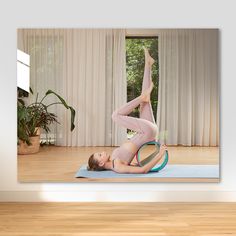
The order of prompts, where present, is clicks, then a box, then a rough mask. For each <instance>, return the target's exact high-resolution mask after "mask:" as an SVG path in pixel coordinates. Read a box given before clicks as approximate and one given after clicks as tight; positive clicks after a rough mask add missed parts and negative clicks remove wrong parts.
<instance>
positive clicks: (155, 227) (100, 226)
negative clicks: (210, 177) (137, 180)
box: [0, 202, 236, 236]
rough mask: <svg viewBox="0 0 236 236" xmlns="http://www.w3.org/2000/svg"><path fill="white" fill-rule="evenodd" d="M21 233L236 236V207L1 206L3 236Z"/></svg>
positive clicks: (24, 235) (42, 235) (25, 235)
mask: <svg viewBox="0 0 236 236" xmlns="http://www.w3.org/2000/svg"><path fill="white" fill-rule="evenodd" d="M19 235H22V236H36V235H37V236H39V235H40V236H46V235H49V236H73V235H74V236H75V235H79V236H99V235H100V236H106V235H108V236H154V235H155V236H157V235H166V236H172V235H173V236H229V235H236V203H151V202H150V203H142V202H141V203H0V236H19Z"/></svg>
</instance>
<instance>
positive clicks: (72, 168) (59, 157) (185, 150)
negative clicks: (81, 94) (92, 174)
mask: <svg viewBox="0 0 236 236" xmlns="http://www.w3.org/2000/svg"><path fill="white" fill-rule="evenodd" d="M114 148H116V147H56V146H44V147H41V148H40V152H39V153H36V154H32V155H18V181H20V182H88V181H89V182H219V179H214V178H212V179H206V178H205V179H204V178H151V179H150V178H138V179H137V178H126V179H118V178H117V179H87V178H79V179H78V178H75V177H74V175H75V173H76V171H77V170H78V169H79V167H80V166H81V165H82V164H87V161H88V157H89V156H90V155H91V154H92V153H94V152H101V151H103V150H105V151H106V152H108V153H109V154H111V153H112V150H113V149H114ZM168 151H169V162H168V164H192V165H193V164H201V165H204V164H219V148H218V147H183V146H178V147H174V146H172V147H168Z"/></svg>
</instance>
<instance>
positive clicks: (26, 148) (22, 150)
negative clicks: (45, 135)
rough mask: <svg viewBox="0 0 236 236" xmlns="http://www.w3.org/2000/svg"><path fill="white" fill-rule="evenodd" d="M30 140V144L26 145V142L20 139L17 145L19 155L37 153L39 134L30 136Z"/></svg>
mask: <svg viewBox="0 0 236 236" xmlns="http://www.w3.org/2000/svg"><path fill="white" fill-rule="evenodd" d="M30 142H31V145H28V144H27V143H26V142H23V141H22V140H20V141H19V145H17V153H18V154H19V155H26V154H33V153H37V152H38V151H39V146H40V135H37V136H33V137H30Z"/></svg>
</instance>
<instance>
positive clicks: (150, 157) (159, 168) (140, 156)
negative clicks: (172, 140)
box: [136, 141, 169, 172]
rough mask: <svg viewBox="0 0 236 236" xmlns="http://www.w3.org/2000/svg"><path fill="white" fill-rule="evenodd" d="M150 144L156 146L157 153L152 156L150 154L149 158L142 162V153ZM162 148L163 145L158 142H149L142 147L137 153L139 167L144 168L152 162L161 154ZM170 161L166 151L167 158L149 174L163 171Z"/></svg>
mask: <svg viewBox="0 0 236 236" xmlns="http://www.w3.org/2000/svg"><path fill="white" fill-rule="evenodd" d="M150 144H154V145H155V151H154V152H153V153H152V154H150V155H149V156H148V157H146V158H145V159H143V160H142V153H141V151H142V150H143V149H144V148H145V147H147V145H150ZM160 146H161V144H160V143H159V142H157V141H149V142H146V143H144V144H143V145H142V146H140V148H139V150H138V151H137V153H136V159H137V162H138V164H139V166H144V165H145V164H147V163H148V162H150V161H151V160H152V159H153V158H154V157H155V156H156V155H157V154H158V153H159V150H160ZM168 160H169V155H168V151H165V157H164V160H163V162H162V163H161V164H157V165H155V166H154V167H153V168H152V169H151V170H150V171H149V172H158V171H160V170H162V169H163V168H164V167H165V166H166V165H167V163H168Z"/></svg>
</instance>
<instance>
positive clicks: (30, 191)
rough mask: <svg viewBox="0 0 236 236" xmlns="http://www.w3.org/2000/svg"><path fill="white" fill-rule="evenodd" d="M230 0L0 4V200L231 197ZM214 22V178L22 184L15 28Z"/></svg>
mask: <svg viewBox="0 0 236 236" xmlns="http://www.w3.org/2000/svg"><path fill="white" fill-rule="evenodd" d="M36 2H37V3H36ZM233 2H234V1H233V0H232V1H230V0H228V1H223V0H222V1H217V0H215V1H212V0H198V1H195V0H194V1H190V0H179V1H176V0H172V1H170V0H165V1H161V0H160V1H157V0H153V1H148V0H145V1H138V0H136V1H132V0H130V1H127V0H126V1H125V0H119V1H118V0H117V1H112V0H106V1H105V0H100V1H96V0H94V1H91V0H86V1H78V0H77V1H70V0H67V1H66V0H63V1H62V0H60V1H56V0H51V1H47V0H41V1H30V0H28V1H26V0H21V1H17V0H16V1H12V0H8V1H5V3H4V4H3V3H0V29H1V31H0V32H1V34H0V35H1V36H0V104H1V106H0V112H1V113H0V200H1V201H235V200H236V150H235V146H236V145H235V144H236V143H235V141H236V140H235V133H236V126H235V121H236V112H235V111H236V105H235V101H236V92H235V90H236V82H235V80H236V69H235V68H236V66H235V64H236V60H235V52H236V27H235V11H234V10H235V7H234V4H233ZM18 27H21V28H25V27H27V28H29V27H32V28H33V27H38V28H42V27H45V28H46V27H47V28H49V27H50V28H56V27H58V28H59V27H60V28H63V27H71V28H75V27H83V28H87V27H89V28H94V27H98V28H105V27H108V28H120V27H124V28H201V27H203V28H220V30H221V32H220V33H221V116H220V120H221V127H220V140H221V148H220V156H221V182H220V183H133V184H132V183H125V184H124V183H123V184H122V183H115V184H113V183H78V184H59V183H58V184H47V183H43V184H33V183H32V184H30V183H29V184H21V183H18V182H17V158H16V125H17V124H16V39H17V38H16V37H17V35H16V29H17V28H18Z"/></svg>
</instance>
